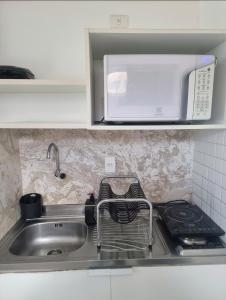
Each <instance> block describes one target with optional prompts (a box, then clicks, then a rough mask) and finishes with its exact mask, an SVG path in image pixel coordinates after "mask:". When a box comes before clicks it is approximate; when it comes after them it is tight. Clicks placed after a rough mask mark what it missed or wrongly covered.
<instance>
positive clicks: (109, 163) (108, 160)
mask: <svg viewBox="0 0 226 300" xmlns="http://www.w3.org/2000/svg"><path fill="white" fill-rule="evenodd" d="M105 173H115V158H114V157H113V156H107V157H105Z"/></svg>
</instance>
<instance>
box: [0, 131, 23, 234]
mask: <svg viewBox="0 0 226 300" xmlns="http://www.w3.org/2000/svg"><path fill="white" fill-rule="evenodd" d="M18 140H19V136H18V132H17V131H13V130H3V129H2V130H0V238H1V237H2V236H3V235H4V234H5V233H6V232H7V231H8V229H9V228H10V227H11V226H12V225H13V224H14V223H15V221H16V220H17V219H18V218H19V215H20V212H19V198H20V196H21V195H22V181H21V169H20V155H19V143H18Z"/></svg>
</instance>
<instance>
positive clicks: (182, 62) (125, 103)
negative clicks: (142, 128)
mask: <svg viewBox="0 0 226 300" xmlns="http://www.w3.org/2000/svg"><path fill="white" fill-rule="evenodd" d="M215 65H216V57H215V56H213V55H178V54H169V55H165V54H142V55H140V54H135V55H133V54H131V55H127V54H125V55H105V56H104V119H105V121H107V122H108V121H110V122H169V121H192V120H209V119H210V118H211V110H212V94H213V82H214V70H215Z"/></svg>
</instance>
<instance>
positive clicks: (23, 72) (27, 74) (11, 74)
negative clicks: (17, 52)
mask: <svg viewBox="0 0 226 300" xmlns="http://www.w3.org/2000/svg"><path fill="white" fill-rule="evenodd" d="M34 78H35V75H34V74H33V73H32V72H31V71H30V70H28V69H25V68H20V67H15V66H0V79H34Z"/></svg>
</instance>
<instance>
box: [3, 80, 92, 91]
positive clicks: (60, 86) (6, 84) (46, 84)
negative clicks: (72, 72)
mask: <svg viewBox="0 0 226 300" xmlns="http://www.w3.org/2000/svg"><path fill="white" fill-rule="evenodd" d="M85 92H86V85H85V83H84V82H79V81H75V80H46V79H0V93H85Z"/></svg>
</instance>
